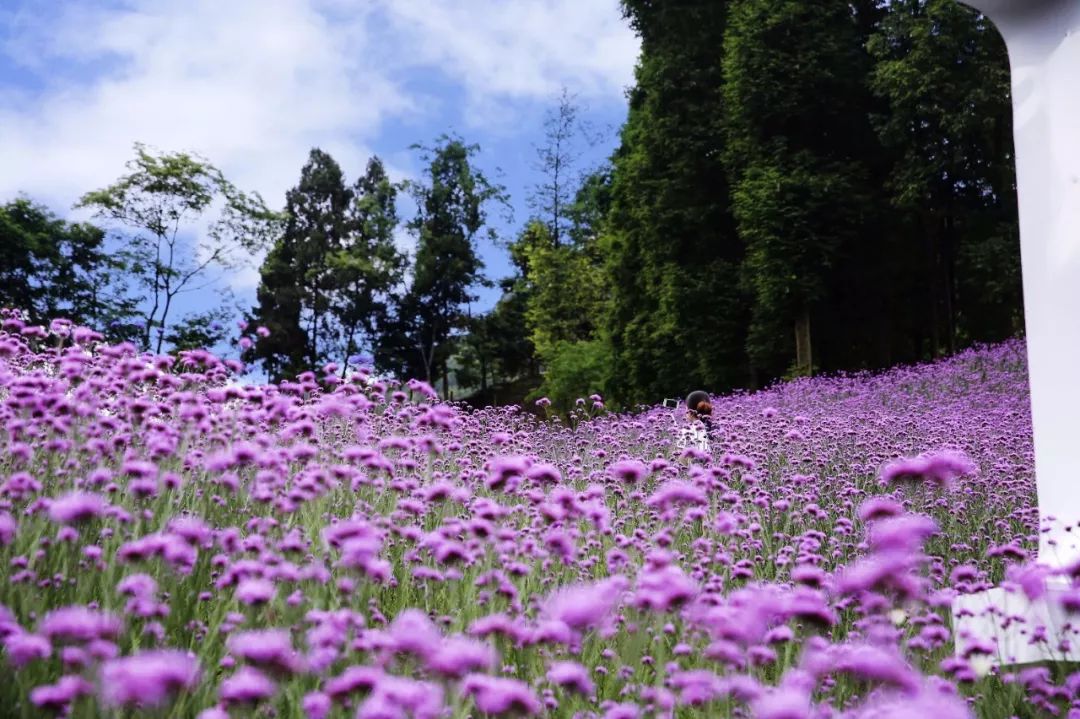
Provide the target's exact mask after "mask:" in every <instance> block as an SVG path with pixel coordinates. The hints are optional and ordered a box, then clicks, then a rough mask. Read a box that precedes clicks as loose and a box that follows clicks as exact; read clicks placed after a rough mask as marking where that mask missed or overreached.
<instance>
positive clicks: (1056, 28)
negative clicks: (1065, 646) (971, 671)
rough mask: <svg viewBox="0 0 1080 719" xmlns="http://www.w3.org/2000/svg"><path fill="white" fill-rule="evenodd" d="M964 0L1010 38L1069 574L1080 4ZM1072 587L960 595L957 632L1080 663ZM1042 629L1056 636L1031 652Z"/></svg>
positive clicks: (1077, 499)
mask: <svg viewBox="0 0 1080 719" xmlns="http://www.w3.org/2000/svg"><path fill="white" fill-rule="evenodd" d="M962 1H963V2H964V3H965V4H967V5H970V6H972V7H974V8H975V9H977V10H979V11H981V12H983V13H984V14H986V15H987V17H989V18H990V19H991V20H992V21H993V22H994V24H995V25H996V26H997V28H998V30H1000V31H1001V34H1002V36H1003V37H1004V38H1005V42H1006V44H1007V46H1008V49H1009V62H1010V64H1011V66H1012V91H1013V116H1014V123H1015V128H1014V129H1015V135H1016V171H1017V186H1018V192H1019V201H1020V246H1021V257H1022V265H1023V281H1024V309H1025V320H1026V326H1027V346H1028V366H1029V372H1030V377H1031V379H1030V381H1031V409H1032V421H1033V424H1034V431H1035V476H1036V482H1037V484H1038V497H1039V511H1040V514H1041V515H1043V516H1044V517H1045V516H1052V517H1054V518H1055V521H1054V522H1052V523H1049V524H1048V527H1049V531H1046V532H1044V533H1043V534H1042V537H1041V541H1040V545H1039V561H1040V562H1041V563H1043V564H1046V565H1049V566H1050V567H1054V568H1060V567H1063V566H1066V565H1068V564H1071V563H1072V562H1074V561H1076V560H1078V559H1080V529H1077V528H1076V527H1077V525H1078V522H1080V0H962ZM1066 527H1072V528H1074V531H1071V532H1068V531H1066ZM1063 586H1064V584H1063V583H1062V584H1061V585H1055V586H1054V587H1053V588H1052V592H1051V599H1050V601H1049V602H1047V601H1046V600H1042V601H1040V602H1037V603H1035V604H1034V605H1032V604H1030V603H1028V602H1027V600H1026V598H1025V597H1024V596H1023V595H1019V594H1013V595H1007V593H1006V592H1005V590H1003V589H998V590H993V591H991V592H987V593H985V594H984V595H974V596H970V597H964V598H961V599H959V600H957V602H956V603H955V604H954V606H953V614H954V617H955V619H956V625H957V636H958V637H960V636H962V634H963V633H969V634H971V635H972V636H976V637H979V638H982V639H993V640H995V641H996V642H997V644H998V648H999V654H1000V660H1001V662H1003V663H1007V664H1024V663H1028V662H1033V661H1039V660H1043V659H1063V658H1069V659H1072V660H1080V636H1078V635H1077V633H1075V632H1071V633H1070V639H1071V643H1072V645H1073V646H1072V649H1071V650H1070V651H1069V652H1067V653H1066V652H1061V651H1058V650H1057V647H1058V645H1059V643H1060V639H1061V635H1060V634H1059V631H1060V627H1061V624H1062V623H1063V622H1064V621H1066V619H1065V617H1064V616H1063V615H1062V614H1061V612H1060V611H1059V610H1058V608H1057V607H1056V606H1054V602H1053V599H1052V596H1053V595H1054V594H1056V593H1057V592H1059V591H1061V589H1062V588H1063ZM988 606H997V607H998V608H999V609H1000V610H1003V611H1005V613H1007V614H1012V613H1022V614H1023V615H1024V616H1026V617H1028V622H1027V626H1026V627H1020V626H1019V625H1017V624H1011V625H1010V626H1009V627H1008V628H1007V629H1003V628H1002V626H1001V625H1002V622H1001V620H1000V619H994V618H993V617H991V616H988V615H986V614H984V612H985V609H986V607H988ZM965 610H966V611H965ZM968 612H974V613H975V614H976V615H979V616H976V617H970V616H966V615H967V613H968ZM1075 623H1076V624H1077V625H1078V626H1080V620H1077V621H1076V622H1075ZM1040 625H1041V626H1043V627H1044V628H1045V631H1046V634H1047V641H1046V642H1043V643H1040V644H1039V645H1037V646H1033V645H1032V644H1031V643H1030V636H1031V632H1032V631H1033V630H1034V629H1035V628H1036V627H1038V626H1040ZM963 643H964V642H963V640H962V639H958V641H957V644H958V647H957V650H958V651H960V650H961V649H962V648H963Z"/></svg>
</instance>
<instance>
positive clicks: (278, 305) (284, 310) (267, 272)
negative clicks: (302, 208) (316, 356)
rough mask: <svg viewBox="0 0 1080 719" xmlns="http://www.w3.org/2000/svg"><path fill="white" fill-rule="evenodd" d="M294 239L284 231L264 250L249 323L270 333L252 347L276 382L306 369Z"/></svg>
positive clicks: (304, 335) (300, 286)
mask: <svg viewBox="0 0 1080 719" xmlns="http://www.w3.org/2000/svg"><path fill="white" fill-rule="evenodd" d="M297 262H298V260H297V252H296V246H295V242H293V241H292V240H291V239H288V238H287V236H285V235H283V236H282V237H279V238H278V239H277V241H276V242H274V246H273V247H272V248H271V249H270V251H269V252H268V253H267V254H266V259H265V260H263V263H262V267H260V268H259V286H258V289H257V290H256V301H257V303H258V304H257V305H256V307H255V310H254V313H253V315H252V317H251V320H250V322H251V324H256V325H261V326H264V327H266V328H267V329H268V330H269V331H270V334H269V335H268V336H267V337H264V338H262V339H260V340H259V341H258V342H256V343H255V345H254V347H252V349H251V356H252V357H253V358H254V359H256V360H259V361H260V362H261V363H262V366H263V369H264V370H265V371H266V373H267V374H268V375H269V377H270V379H271V381H274V382H277V381H281V380H283V379H286V378H289V377H295V376H296V375H298V374H300V373H301V372H303V371H304V370H305V369H308V368H309V367H308V365H307V361H308V356H309V350H308V344H309V341H308V335H307V333H306V332H305V331H304V328H303V326H302V324H301V321H302V316H303V297H302V284H301V281H300V276H298V274H297Z"/></svg>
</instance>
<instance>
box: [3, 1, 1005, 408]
mask: <svg viewBox="0 0 1080 719" xmlns="http://www.w3.org/2000/svg"><path fill="white" fill-rule="evenodd" d="M622 9H623V13H624V16H625V19H626V21H627V22H628V23H629V24H630V25H631V26H632V28H633V29H634V31H635V32H636V33H637V35H638V36H639V38H640V41H641V54H640V57H639V60H638V64H637V67H636V70H635V82H634V85H633V86H632V87H630V88H628V89H627V100H628V113H627V117H626V121H625V124H624V125H623V126H622V128H621V130H620V134H619V142H618V147H617V149H616V150H615V152H614V153H613V154H612V155H611V157H610V158H608V161H607V162H606V163H604V164H603V166H601V167H599V168H597V167H584V166H583V164H582V163H579V162H578V160H579V158H580V148H581V147H582V145H583V143H585V142H587V138H586V137H584V136H583V134H584V133H586V132H587V130H586V129H584V128H583V127H582V124H581V123H580V122H579V116H578V112H577V106H576V105H575V100H574V95H573V93H572V92H571V91H567V92H564V93H563V94H562V96H561V97H559V98H558V100H557V101H556V102H555V103H554V104H553V106H552V107H551V109H550V111H549V112H548V113H547V115H546V116H545V117H543V118H537V122H538V123H541V122H542V123H543V126H544V137H545V141H544V143H543V144H542V145H541V146H540V147H538V148H536V150H537V158H536V181H535V184H534V187H533V190H532V192H531V195H530V197H529V198H528V199H529V207H530V208H531V212H530V216H529V217H527V218H525V220H524V221H523V222H522V223H520V225H519V226H518V227H517V231H516V234H515V235H514V236H510V237H507V236H503V234H501V233H499V232H496V230H495V228H494V225H493V223H492V218H493V216H494V214H495V213H498V212H499V211H500V208H501V207H503V206H505V205H506V203H507V201H508V197H507V192H506V190H505V188H504V187H502V186H501V185H500V184H499V183H498V182H497V181H495V180H494V179H492V178H490V177H489V176H487V175H486V174H485V173H484V172H483V171H482V170H481V169H480V167H479V165H478V163H477V157H478V154H479V153H480V151H481V148H479V147H478V146H476V145H475V144H471V143H469V142H468V141H467V140H466V139H464V138H462V137H460V136H458V135H444V136H441V137H438V138H435V139H434V141H432V142H430V144H426V145H417V146H416V147H415V148H413V150H414V152H415V153H417V154H416V156H417V157H418V158H419V159H420V161H421V162H422V166H423V168H424V171H423V173H422V174H421V175H420V176H418V177H416V178H414V179H410V180H407V181H403V182H394V181H392V180H391V178H390V177H389V175H388V173H387V170H386V168H385V166H384V163H383V162H382V161H381V160H380V159H379V158H378V157H372V158H371V159H370V160H369V161H368V162H367V164H366V166H365V167H355V168H343V167H342V166H341V165H339V164H338V162H337V161H336V160H335V159H334V158H333V157H332V156H331V155H330V154H328V153H327V152H325V151H324V150H322V149H319V148H313V149H312V150H311V153H310V155H309V157H308V160H307V162H306V163H305V164H304V166H303V167H302V168H300V170H299V178H298V180H297V182H296V184H295V186H294V187H293V188H292V189H291V190H290V191H289V192H288V193H287V195H286V198H285V205H284V207H283V208H282V209H281V210H277V209H272V208H270V207H268V205H267V204H266V202H265V201H264V200H263V199H262V198H261V197H260V196H258V195H257V194H255V193H249V192H245V191H244V190H243V189H241V188H238V187H236V186H234V185H233V184H232V183H231V182H230V181H229V180H228V179H227V178H226V177H225V176H224V175H223V174H222V172H221V171H220V170H218V169H217V168H216V167H215V166H214V165H213V164H212V163H211V162H210V161H209V160H207V159H205V158H202V157H199V156H197V155H194V154H190V153H187V152H177V151H164V152H163V151H157V150H153V149H150V148H147V147H145V146H143V145H136V146H135V155H134V158H133V159H132V160H131V161H130V162H129V163H128V168H127V170H128V171H127V173H126V174H124V175H123V176H122V177H120V178H118V179H117V180H116V181H115V182H114V183H113V184H111V185H108V186H107V187H103V188H99V189H93V190H89V191H88V192H87V193H86V194H85V195H84V196H83V197H82V198H81V200H80V202H79V207H80V208H83V209H85V210H88V211H90V212H91V213H92V216H93V219H92V220H90V221H86V222H71V221H68V220H65V219H63V218H61V217H58V216H56V215H55V214H54V213H53V212H51V211H50V210H49V209H48V208H46V207H45V206H44V205H42V204H39V203H37V202H35V201H34V199H33V198H29V197H19V198H17V199H12V200H10V201H8V202H7V203H6V204H4V205H0V307H9V308H16V309H18V310H21V311H22V312H24V313H25V314H26V315H27V317H26V319H27V320H29V321H31V322H47V321H48V320H49V319H51V318H54V317H65V318H67V319H70V320H72V321H74V322H77V323H80V324H87V325H89V326H92V327H97V328H103V329H104V330H105V331H106V332H107V333H109V334H110V335H111V336H110V337H109V339H110V340H113V341H129V342H132V343H134V344H135V345H136V346H137V347H139V348H140V349H141V350H145V351H151V352H155V353H161V352H163V351H167V350H168V351H176V350H182V349H187V348H194V347H215V346H218V345H220V344H221V343H223V342H226V341H228V340H229V339H230V338H233V337H234V336H235V329H234V328H235V327H236V326H237V323H238V322H239V325H240V327H241V333H242V336H241V337H240V338H239V344H238V350H237V351H238V352H239V353H240V354H239V356H240V357H241V358H242V359H243V360H244V361H245V362H248V363H250V364H252V365H253V366H254V367H256V368H258V369H259V370H260V371H261V373H262V375H263V376H264V377H265V378H266V379H269V380H275V381H276V380H283V379H290V378H296V377H298V376H301V375H303V374H304V373H305V372H317V373H319V374H320V375H324V374H329V375H331V376H332V375H334V374H339V375H344V374H345V373H347V372H348V371H349V369H350V368H355V367H357V366H361V365H365V366H370V367H373V368H374V369H375V370H376V371H377V372H379V373H381V374H383V375H388V376H392V377H396V378H399V379H401V380H407V379H409V378H418V379H421V380H424V381H426V382H428V383H429V384H430V385H432V386H433V387H435V388H437V389H438V390H439V391H440V393H441V394H442V395H443V396H444V397H447V398H451V399H454V400H464V401H466V402H469V403H471V404H474V405H479V406H483V405H487V404H522V405H526V406H532V405H533V404H534V403H535V402H536V401H537V400H539V399H541V398H547V400H548V401H550V403H551V404H552V406H553V408H554V409H557V410H561V411H567V410H569V409H571V408H572V407H573V406H574V403H575V402H576V401H577V399H578V398H582V397H589V396H591V395H599V396H600V397H602V398H603V403H604V405H605V406H606V407H607V408H609V409H615V408H619V409H633V408H635V407H638V406H641V405H646V404H656V403H658V402H659V401H660V400H661V399H662V398H664V397H677V396H682V395H685V394H686V393H687V392H688V391H690V390H693V389H706V390H708V391H710V392H712V393H716V394H719V393H726V392H732V391H738V390H751V389H757V388H761V387H765V386H768V385H770V384H772V383H773V382H775V381H777V380H779V379H783V378H792V377H799V376H809V375H819V374H830V373H837V372H851V371H860V370H868V369H877V368H884V367H888V366H892V365H896V364H902V363H911V362H917V361H924V360H932V359H935V358H938V357H942V356H947V355H951V354H954V353H956V352H957V351H959V350H961V349H963V348H966V347H969V346H972V345H976V344H979V343H988V342H997V341H1000V340H1003V339H1006V338H1009V337H1013V336H1016V335H1019V334H1022V332H1023V307H1022V292H1021V282H1020V254H1019V240H1018V229H1017V209H1016V192H1015V190H1016V187H1015V168H1014V160H1013V140H1012V138H1013V134H1012V115H1011V99H1010V85H1009V68H1008V61H1007V57H1006V53H1005V47H1004V44H1003V42H1002V40H1001V38H1000V36H999V35H998V34H997V32H996V31H995V30H994V28H993V27H992V25H991V24H990V23H989V22H988V21H987V20H986V19H985V18H983V17H981V16H980V15H978V14H977V13H975V12H974V11H971V10H969V9H967V8H965V7H964V6H962V5H960V4H959V3H956V2H955V1H954V0H891V1H890V2H882V1H880V0H853V1H852V2H826V1H824V0H725V1H721V0H665V1H663V2H660V1H659V0H623V2H622ZM571 90H572V89H571ZM401 233H408V235H409V236H410V237H411V238H412V240H413V241H414V242H415V250H414V251H412V252H409V253H405V252H403V251H402V250H401V249H400V247H399V245H398V243H396V242H395V238H396V237H397V236H399V235H400V234H401ZM192 238H197V240H193V239H192ZM484 243H491V244H493V245H495V246H497V247H500V248H502V249H503V250H504V251H506V252H508V253H509V256H510V257H511V259H512V263H513V267H514V272H513V274H512V275H511V276H508V277H490V276H488V275H487V274H486V272H485V268H484V265H483V262H482V260H481V258H480V254H479V252H478V248H479V247H480V246H481V245H482V244H484ZM244 256H257V257H260V258H261V266H259V268H258V269H259V285H258V291H257V296H256V301H255V303H254V304H253V305H250V306H242V305H238V304H237V302H236V301H235V299H234V298H231V297H230V296H229V295H228V292H227V290H223V292H224V295H223V297H222V298H221V302H220V303H218V304H217V305H215V306H214V307H213V308H211V309H209V310H205V311H199V312H194V313H191V312H189V313H186V314H181V315H180V316H177V308H178V307H179V306H180V305H181V304H182V299H183V296H184V295H185V293H189V292H191V291H193V290H195V289H197V288H200V287H204V286H205V285H206V283H208V282H209V281H210V279H211V278H213V277H214V276H221V275H222V274H224V275H226V276H227V274H228V273H229V272H230V271H233V270H235V268H237V267H238V266H239V264H240V263H241V262H242V261H243V257H244ZM484 285H487V286H489V287H492V286H497V287H498V288H499V289H500V290H501V296H500V298H499V299H498V301H497V302H496V303H495V304H494V306H493V307H492V308H491V309H490V310H488V311H486V312H483V313H480V312H474V310H473V303H474V302H475V299H476V291H477V288H479V287H481V286H484ZM328 365H332V367H331V371H330V372H329V373H327V372H326V368H327V366H328Z"/></svg>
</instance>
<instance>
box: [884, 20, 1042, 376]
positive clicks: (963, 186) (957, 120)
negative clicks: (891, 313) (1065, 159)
mask: <svg viewBox="0 0 1080 719" xmlns="http://www.w3.org/2000/svg"><path fill="white" fill-rule="evenodd" d="M869 49H870V52H871V54H872V55H873V57H874V58H875V60H876V65H875V67H874V71H873V73H872V75H871V78H870V84H871V87H872V88H873V90H874V91H875V92H876V93H877V94H878V96H879V97H880V98H882V100H883V101H884V103H885V106H884V107H883V108H882V111H881V112H880V113H878V114H877V115H876V117H875V119H876V128H877V131H878V134H879V137H880V140H881V143H882V146H883V147H884V148H885V149H886V150H887V151H888V152H889V153H890V154H891V159H892V166H891V167H890V168H889V170H890V172H889V176H888V182H887V185H886V189H887V192H888V195H887V199H888V201H889V202H890V203H891V204H892V206H893V207H895V208H896V209H897V211H898V214H899V216H900V217H901V218H902V222H901V223H900V224H901V226H902V227H903V230H904V232H905V236H906V242H905V246H906V249H907V254H908V256H909V260H908V264H909V267H908V271H907V283H906V285H907V288H908V289H907V292H906V294H907V297H906V300H907V304H908V306H909V307H914V308H917V310H918V314H917V315H916V316H914V317H912V318H911V319H910V320H909V321H908V322H907V323H906V324H908V325H909V326H910V330H909V331H910V332H911V333H913V334H914V335H915V336H916V344H917V345H919V346H921V347H922V348H923V349H922V352H921V353H920V354H921V355H923V356H936V355H938V354H940V353H943V352H950V351H952V350H954V349H955V348H956V347H957V345H958V343H960V342H962V341H965V340H968V341H970V340H972V339H978V340H993V339H1002V338H1004V337H1006V336H1008V335H1010V334H1012V333H1013V332H1015V331H1016V329H1017V326H1018V325H1019V323H1020V322H1021V320H1022V310H1021V302H1022V293H1021V282H1020V269H1019V268H1020V252H1019V233H1018V229H1017V219H1016V218H1017V208H1016V179H1015V164H1014V155H1013V133H1012V103H1011V99H1010V80H1009V65H1008V57H1007V53H1006V50H1005V44H1004V41H1003V40H1002V39H1001V37H1000V36H999V35H998V33H997V31H996V30H995V29H994V27H993V26H992V25H991V23H990V22H989V21H988V20H986V19H985V18H984V17H982V16H981V15H979V14H978V13H976V12H974V11H972V10H970V9H968V8H966V7H964V6H962V5H960V4H959V3H955V2H949V1H947V0H894V2H891V3H890V4H889V11H888V13H887V14H886V16H885V17H884V19H883V20H882V22H881V23H880V25H879V27H878V30H877V32H876V33H875V34H874V36H873V37H872V38H871V40H870V43H869ZM909 314H910V311H909Z"/></svg>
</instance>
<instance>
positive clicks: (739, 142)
mask: <svg viewBox="0 0 1080 719" xmlns="http://www.w3.org/2000/svg"><path fill="white" fill-rule="evenodd" d="M863 39H864V38H863V37H862V34H861V32H860V28H859V25H858V23H857V16H856V15H855V14H854V13H853V12H852V9H851V8H850V7H849V6H848V5H847V4H846V3H838V2H835V0H731V3H730V20H729V26H728V28H727V33H726V36H725V41H724V81H725V99H726V105H725V107H726V110H727V118H728V125H727V147H726V159H727V165H728V171H729V174H730V177H731V180H732V185H733V187H732V196H733V206H734V210H735V216H736V219H737V222H738V230H739V235H740V237H741V238H742V240H743V241H744V242H745V244H746V261H745V265H744V273H743V279H744V282H745V285H746V287H747V289H748V290H749V292H750V294H751V296H752V298H753V301H752V318H751V323H750V329H749V337H748V345H747V349H748V353H749V355H750V358H751V360H752V362H753V365H754V367H755V369H756V370H757V371H759V372H760V373H761V374H763V375H764V376H765V377H775V376H777V375H778V374H781V373H783V372H784V371H785V370H788V369H789V368H790V369H794V370H795V371H796V372H798V373H799V374H809V373H810V372H812V371H813V368H814V365H815V362H814V345H815V343H814V340H813V327H814V326H816V325H817V324H819V323H822V324H826V323H828V322H829V315H828V309H829V308H828V305H827V304H826V303H827V300H828V299H829V298H830V295H831V294H832V293H833V291H834V288H835V287H837V286H839V285H841V284H842V283H843V282H844V281H845V279H846V278H844V277H842V276H841V275H839V273H838V272H837V271H836V265H837V264H838V261H839V259H840V258H841V257H842V256H843V255H844V254H845V253H847V252H848V251H849V250H850V248H851V247H852V246H853V245H854V244H855V243H856V242H858V241H859V240H860V239H862V233H863V230H864V227H865V225H866V223H867V221H868V219H869V217H870V215H871V209H870V208H871V206H872V200H873V198H872V196H871V195H870V193H869V192H867V190H866V187H867V180H868V177H869V174H868V169H867V168H866V167H865V166H864V164H863V162H862V159H861V158H862V157H863V156H865V154H866V153H867V151H872V150H873V147H872V146H871V144H870V142H869V140H870V139H871V138H872V137H873V136H872V132H871V128H870V124H869V117H868V115H869V106H868V101H869V97H868V94H867V92H866V91H865V87H866V78H867V74H868V72H869V65H870V63H869V58H868V56H867V54H866V53H865V51H864V50H863ZM817 364H819V365H820V364H823V363H822V362H820V361H819V362H818V363H817Z"/></svg>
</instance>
